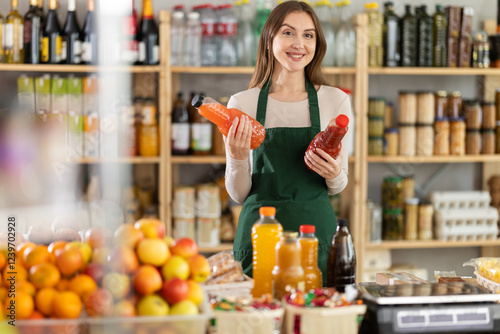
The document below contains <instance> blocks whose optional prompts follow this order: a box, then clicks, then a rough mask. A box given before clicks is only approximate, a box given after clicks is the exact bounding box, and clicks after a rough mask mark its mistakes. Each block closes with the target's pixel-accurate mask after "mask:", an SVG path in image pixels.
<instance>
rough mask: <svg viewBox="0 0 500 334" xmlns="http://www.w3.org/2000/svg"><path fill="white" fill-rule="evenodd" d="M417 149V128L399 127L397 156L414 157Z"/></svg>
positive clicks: (410, 126)
mask: <svg viewBox="0 0 500 334" xmlns="http://www.w3.org/2000/svg"><path fill="white" fill-rule="evenodd" d="M416 148H417V128H416V127H415V126H414V125H399V155H403V156H414V155H415V151H416Z"/></svg>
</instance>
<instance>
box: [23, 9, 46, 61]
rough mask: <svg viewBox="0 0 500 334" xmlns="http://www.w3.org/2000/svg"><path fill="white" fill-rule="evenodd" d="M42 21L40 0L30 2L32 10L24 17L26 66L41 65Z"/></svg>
mask: <svg viewBox="0 0 500 334" xmlns="http://www.w3.org/2000/svg"><path fill="white" fill-rule="evenodd" d="M42 20H43V18H42V16H41V15H40V10H39V8H38V0H30V8H29V10H28V12H27V13H26V15H24V62H25V63H26V64H39V63H40V40H41V36H42V29H43V25H42Z"/></svg>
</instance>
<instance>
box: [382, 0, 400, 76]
mask: <svg viewBox="0 0 500 334" xmlns="http://www.w3.org/2000/svg"><path fill="white" fill-rule="evenodd" d="M384 7H385V8H384V37H383V38H384V66H387V67H396V66H398V65H399V17H398V16H397V15H396V13H394V8H393V2H392V1H389V2H386V3H385V4H384Z"/></svg>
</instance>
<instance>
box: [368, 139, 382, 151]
mask: <svg viewBox="0 0 500 334" xmlns="http://www.w3.org/2000/svg"><path fill="white" fill-rule="evenodd" d="M383 154H384V137H368V155H383Z"/></svg>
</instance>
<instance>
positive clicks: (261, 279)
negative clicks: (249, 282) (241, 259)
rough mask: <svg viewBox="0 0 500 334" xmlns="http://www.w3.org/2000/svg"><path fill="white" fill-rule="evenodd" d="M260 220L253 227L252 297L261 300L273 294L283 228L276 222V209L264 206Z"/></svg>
mask: <svg viewBox="0 0 500 334" xmlns="http://www.w3.org/2000/svg"><path fill="white" fill-rule="evenodd" d="M259 214H260V219H259V220H258V221H256V222H255V224H254V225H253V226H252V249H253V252H252V253H253V254H252V265H253V280H254V286H253V289H252V296H253V297H255V298H260V297H262V295H264V294H267V293H269V294H272V293H273V273H272V271H273V268H274V266H275V265H276V255H275V254H276V253H275V247H276V244H277V243H278V241H280V238H281V234H282V232H283V226H281V224H280V223H279V222H278V221H277V220H276V218H275V215H276V208H274V207H270V206H263V207H261V208H260V209H259Z"/></svg>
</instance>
